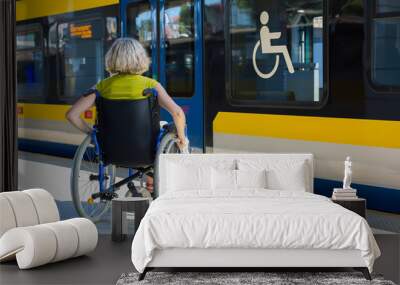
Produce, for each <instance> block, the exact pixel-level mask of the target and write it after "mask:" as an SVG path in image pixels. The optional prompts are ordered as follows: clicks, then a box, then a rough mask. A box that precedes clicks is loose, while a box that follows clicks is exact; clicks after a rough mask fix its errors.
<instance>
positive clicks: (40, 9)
mask: <svg viewBox="0 0 400 285" xmlns="http://www.w3.org/2000/svg"><path fill="white" fill-rule="evenodd" d="M118 3H119V1H118V0H20V1H17V2H16V19H17V21H21V20H27V19H33V18H39V17H44V16H50V15H57V14H63V13H69V12H74V11H79V10H85V9H91V8H96V7H102V6H109V5H114V4H118Z"/></svg>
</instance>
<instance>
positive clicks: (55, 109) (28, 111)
mask: <svg viewBox="0 0 400 285" xmlns="http://www.w3.org/2000/svg"><path fill="white" fill-rule="evenodd" d="M70 107H71V106H70V105H53V104H29V103H18V107H17V114H18V119H34V120H46V121H66V119H65V114H66V113H67V111H68V109H69V108H70ZM95 115H96V108H95V107H93V108H90V109H89V110H88V111H86V112H85V113H84V114H82V118H83V119H84V120H85V121H86V122H88V123H90V124H94V122H95Z"/></svg>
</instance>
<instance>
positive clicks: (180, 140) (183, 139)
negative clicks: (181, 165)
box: [176, 136, 189, 150]
mask: <svg viewBox="0 0 400 285" xmlns="http://www.w3.org/2000/svg"><path fill="white" fill-rule="evenodd" d="M188 142H189V140H188V139H187V138H186V137H180V136H178V139H177V140H176V143H177V144H178V147H179V149H180V150H182V149H184V148H185V147H186V145H187V144H188Z"/></svg>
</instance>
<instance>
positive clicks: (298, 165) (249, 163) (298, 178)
mask: <svg viewBox="0 0 400 285" xmlns="http://www.w3.org/2000/svg"><path fill="white" fill-rule="evenodd" d="M238 168H239V169H240V170H260V169H266V171H267V172H266V174H267V188H268V189H273V190H289V191H304V192H305V191H306V190H307V189H308V187H309V184H310V183H311V182H310V181H308V180H309V179H308V167H307V163H306V162H305V161H304V160H295V159H273V160H261V159H260V160H259V159H241V160H239V161H238Z"/></svg>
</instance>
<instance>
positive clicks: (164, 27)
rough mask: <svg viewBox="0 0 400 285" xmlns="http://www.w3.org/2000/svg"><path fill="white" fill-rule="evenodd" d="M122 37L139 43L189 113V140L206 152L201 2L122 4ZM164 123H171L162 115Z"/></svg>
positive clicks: (133, 0) (153, 72)
mask: <svg viewBox="0 0 400 285" xmlns="http://www.w3.org/2000/svg"><path fill="white" fill-rule="evenodd" d="M120 5H121V19H122V22H121V23H122V34H123V35H126V36H130V37H134V38H136V39H139V41H140V42H141V43H142V44H143V45H144V46H145V47H146V49H147V51H148V53H149V56H151V59H152V66H151V68H150V70H149V72H148V74H147V76H151V77H153V78H155V79H157V80H158V81H159V82H161V84H162V85H163V86H164V87H165V88H166V90H167V92H168V94H170V95H171V96H172V97H173V98H174V100H175V101H176V102H177V103H178V104H179V105H180V106H181V107H182V109H183V110H184V111H185V113H186V117H187V126H188V136H189V139H190V142H191V146H192V147H193V148H194V150H195V151H203V146H204V145H203V90H202V89H203V88H202V84H203V80H202V75H203V74H202V73H203V71H202V69H203V64H202V58H203V57H202V32H201V31H202V20H201V19H202V16H201V14H202V13H201V1H200V0H192V1H189V0H165V1H157V0H150V1H149V0H147V1H146V0H125V1H121V2H120ZM162 117H163V119H164V120H168V121H171V120H172V119H171V118H170V116H169V115H168V114H167V112H162Z"/></svg>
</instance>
